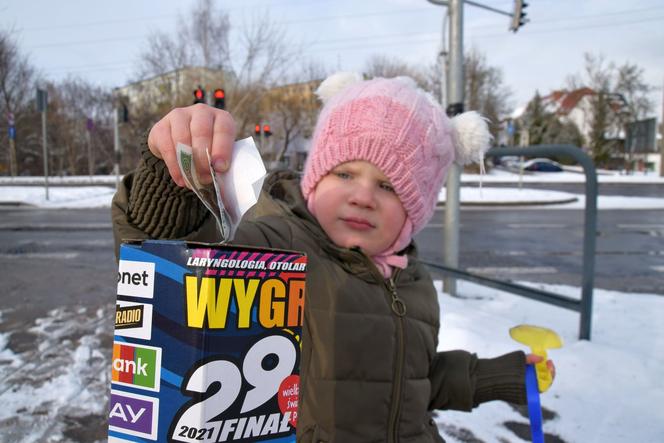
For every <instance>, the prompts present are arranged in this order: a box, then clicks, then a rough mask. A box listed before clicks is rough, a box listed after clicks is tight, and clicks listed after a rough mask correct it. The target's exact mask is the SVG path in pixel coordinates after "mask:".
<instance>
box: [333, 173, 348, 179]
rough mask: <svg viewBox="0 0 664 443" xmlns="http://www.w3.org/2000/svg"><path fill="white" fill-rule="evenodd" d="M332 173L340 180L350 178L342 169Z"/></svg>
mask: <svg viewBox="0 0 664 443" xmlns="http://www.w3.org/2000/svg"><path fill="white" fill-rule="evenodd" d="M334 175H336V176H337V177H339V178H340V179H342V180H348V179H349V178H350V174H349V173H347V172H344V171H337V172H335V173H334Z"/></svg>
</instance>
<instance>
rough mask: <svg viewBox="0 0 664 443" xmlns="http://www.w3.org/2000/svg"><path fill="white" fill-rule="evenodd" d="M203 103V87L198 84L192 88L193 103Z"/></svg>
mask: <svg viewBox="0 0 664 443" xmlns="http://www.w3.org/2000/svg"><path fill="white" fill-rule="evenodd" d="M196 103H205V89H203V88H201V87H200V86H199V87H198V88H196V89H194V104H196Z"/></svg>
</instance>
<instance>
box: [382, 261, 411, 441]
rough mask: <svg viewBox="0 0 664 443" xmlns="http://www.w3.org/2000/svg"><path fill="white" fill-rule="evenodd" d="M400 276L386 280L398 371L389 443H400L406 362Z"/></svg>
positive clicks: (404, 310) (397, 273)
mask: <svg viewBox="0 0 664 443" xmlns="http://www.w3.org/2000/svg"><path fill="white" fill-rule="evenodd" d="M398 275H399V270H397V271H396V272H395V273H394V276H393V277H391V278H389V279H387V280H386V285H387V289H388V290H389V291H390V296H391V302H392V303H391V308H392V312H394V314H395V315H396V316H397V318H396V325H397V371H396V374H395V379H394V385H393V388H392V399H393V401H392V408H391V411H390V421H389V423H388V438H387V441H388V443H397V442H398V429H399V415H400V413H401V383H402V378H403V366H404V360H405V353H406V350H405V343H404V324H403V317H404V316H405V315H406V304H405V303H404V302H403V300H401V299H400V298H399V295H398V294H397V287H396V284H395V280H396V278H397V276H398Z"/></svg>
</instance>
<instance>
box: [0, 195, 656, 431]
mask: <svg viewBox="0 0 664 443" xmlns="http://www.w3.org/2000/svg"><path fill="white" fill-rule="evenodd" d="M442 220H443V211H437V212H436V215H435V217H434V219H433V220H432V223H431V224H430V225H429V226H428V227H426V228H425V229H424V230H423V231H422V232H421V233H420V234H419V235H418V237H417V239H416V240H417V242H418V244H419V246H420V253H421V255H422V256H423V257H424V258H427V259H430V260H434V261H436V260H440V257H441V249H442V235H441V233H442V225H441V223H442ZM598 220H599V221H598V226H599V229H598V233H597V257H596V261H597V263H596V277H595V282H596V287H601V288H606V289H616V290H622V291H635V292H650V293H656V294H661V295H664V284H663V282H664V210H652V211H600V212H599V219H598ZM582 224H583V213H582V211H578V210H552V209H541V208H540V209H510V208H491V209H483V208H474V209H463V210H462V211H461V256H460V265H461V267H462V268H470V269H471V270H472V271H473V272H479V273H484V274H486V275H493V276H497V277H499V278H506V279H514V280H530V281H542V282H551V283H564V284H569V285H574V286H579V282H580V272H581V271H580V270H581V244H582ZM0 245H1V246H0V278H1V280H0V281H2V283H3V295H2V301H3V303H2V307H1V308H0V333H1V334H2V335H1V336H0V337H4V340H5V342H4V343H2V341H3V339H0V347H3V345H4V346H5V347H6V349H5V350H4V351H3V350H2V349H0V351H2V354H1V355H0V394H1V395H3V402H5V403H6V404H5V411H6V412H5V413H4V415H0V441H40V442H42V441H43V442H59V441H73V442H78V443H84V442H90V443H93V442H97V441H104V439H105V436H106V416H107V413H108V412H107V407H108V406H107V403H106V402H107V392H108V383H109V382H108V376H109V365H110V363H109V362H110V351H111V343H112V328H113V324H112V319H113V311H114V300H115V278H116V264H115V259H114V255H113V238H112V231H111V224H110V220H109V210H108V209H85V210H41V209H26V208H6V207H5V208H0ZM3 417H4V418H3ZM28 435H29V436H30V437H29V438H28V437H27V436H28Z"/></svg>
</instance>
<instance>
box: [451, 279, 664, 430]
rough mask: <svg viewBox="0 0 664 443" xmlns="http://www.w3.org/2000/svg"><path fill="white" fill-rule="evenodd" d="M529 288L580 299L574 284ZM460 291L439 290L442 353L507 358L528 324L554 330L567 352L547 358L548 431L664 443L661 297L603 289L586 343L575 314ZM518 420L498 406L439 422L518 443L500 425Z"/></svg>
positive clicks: (463, 286)
mask: <svg viewBox="0 0 664 443" xmlns="http://www.w3.org/2000/svg"><path fill="white" fill-rule="evenodd" d="M530 285H531V286H535V287H537V288H540V289H543V290H546V291H550V292H555V293H558V294H561V295H565V296H568V297H576V298H578V297H579V294H580V289H579V288H574V287H570V286H563V285H545V284H530ZM459 294H460V297H461V298H454V297H450V296H448V295H447V294H444V293H442V292H441V293H440V304H441V314H442V328H441V332H440V346H439V348H440V349H456V348H461V349H468V350H472V351H474V352H477V353H478V355H479V356H486V357H490V356H495V355H499V354H501V353H505V352H509V351H510V350H513V349H514V348H515V347H519V346H520V345H518V344H516V343H515V342H513V341H512V340H511V338H510V337H509V335H508V330H509V328H511V327H513V326H515V325H518V324H522V323H528V324H535V325H540V326H545V327H548V328H551V329H553V330H555V331H556V332H558V334H560V336H561V337H562V339H563V342H564V347H563V348H562V349H556V350H551V351H549V358H551V359H553V360H554V362H555V364H556V372H557V375H556V380H555V382H554V384H553V386H552V388H551V389H550V390H549V391H548V392H546V393H544V394H542V397H541V401H542V406H543V407H544V408H546V409H549V410H552V411H555V413H556V414H557V417H556V418H554V419H553V420H550V421H547V422H545V425H544V430H545V432H547V433H550V434H556V435H558V436H559V437H561V438H562V439H564V440H565V441H568V442H572V441H574V442H576V441H579V442H581V441H582V442H607V443H608V442H627V441H630V442H632V441H634V442H637V441H638V442H641V441H643V442H645V441H652V442H654V441H664V408H660V407H659V406H656V405H661V404H662V403H661V402H662V401H664V385H663V384H662V383H661V367H662V364H663V363H664V356H663V355H662V353H661V352H658V351H657V349H660V350H661V349H664V328H662V327H661V325H660V324H661V319H662V318H663V317H662V315H663V314H664V312H663V310H664V298H662V297H661V296H658V295H655V294H627V293H620V292H614V291H607V290H600V289H596V290H595V297H594V304H593V321H592V336H591V341H584V340H579V339H578V327H579V315H578V314H577V313H575V312H573V311H568V310H565V309H562V308H558V307H555V306H551V305H546V304H542V303H539V302H536V301H532V300H529V299H525V298H522V297H518V296H515V295H512V294H508V293H505V292H500V291H497V290H494V289H489V288H485V287H482V286H479V285H476V284H473V283H467V282H460V283H459ZM523 349H524V350H526V349H525V348H523ZM514 420H515V414H514V411H513V409H512V408H511V407H510V406H509V405H506V404H502V403H499V402H494V403H488V404H485V405H482V406H480V407H479V408H478V409H476V410H474V411H473V413H472V414H466V413H460V412H445V413H442V414H441V415H440V417H439V423H440V424H441V425H442V424H445V426H450V425H452V426H456V427H462V428H468V429H470V430H472V432H473V433H474V434H475V436H476V437H478V438H480V439H482V440H485V441H487V442H488V441H499V439H500V438H504V439H506V440H507V441H514V440H513V438H514V435H513V434H511V432H510V431H509V430H508V429H506V428H504V427H503V426H501V424H502V423H504V422H507V421H514ZM516 420H517V421H519V422H522V423H524V424H525V423H527V419H525V418H522V417H518V418H517V419H516ZM449 441H452V442H454V441H456V440H455V439H453V438H450V439H449ZM518 441H520V440H518Z"/></svg>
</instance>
